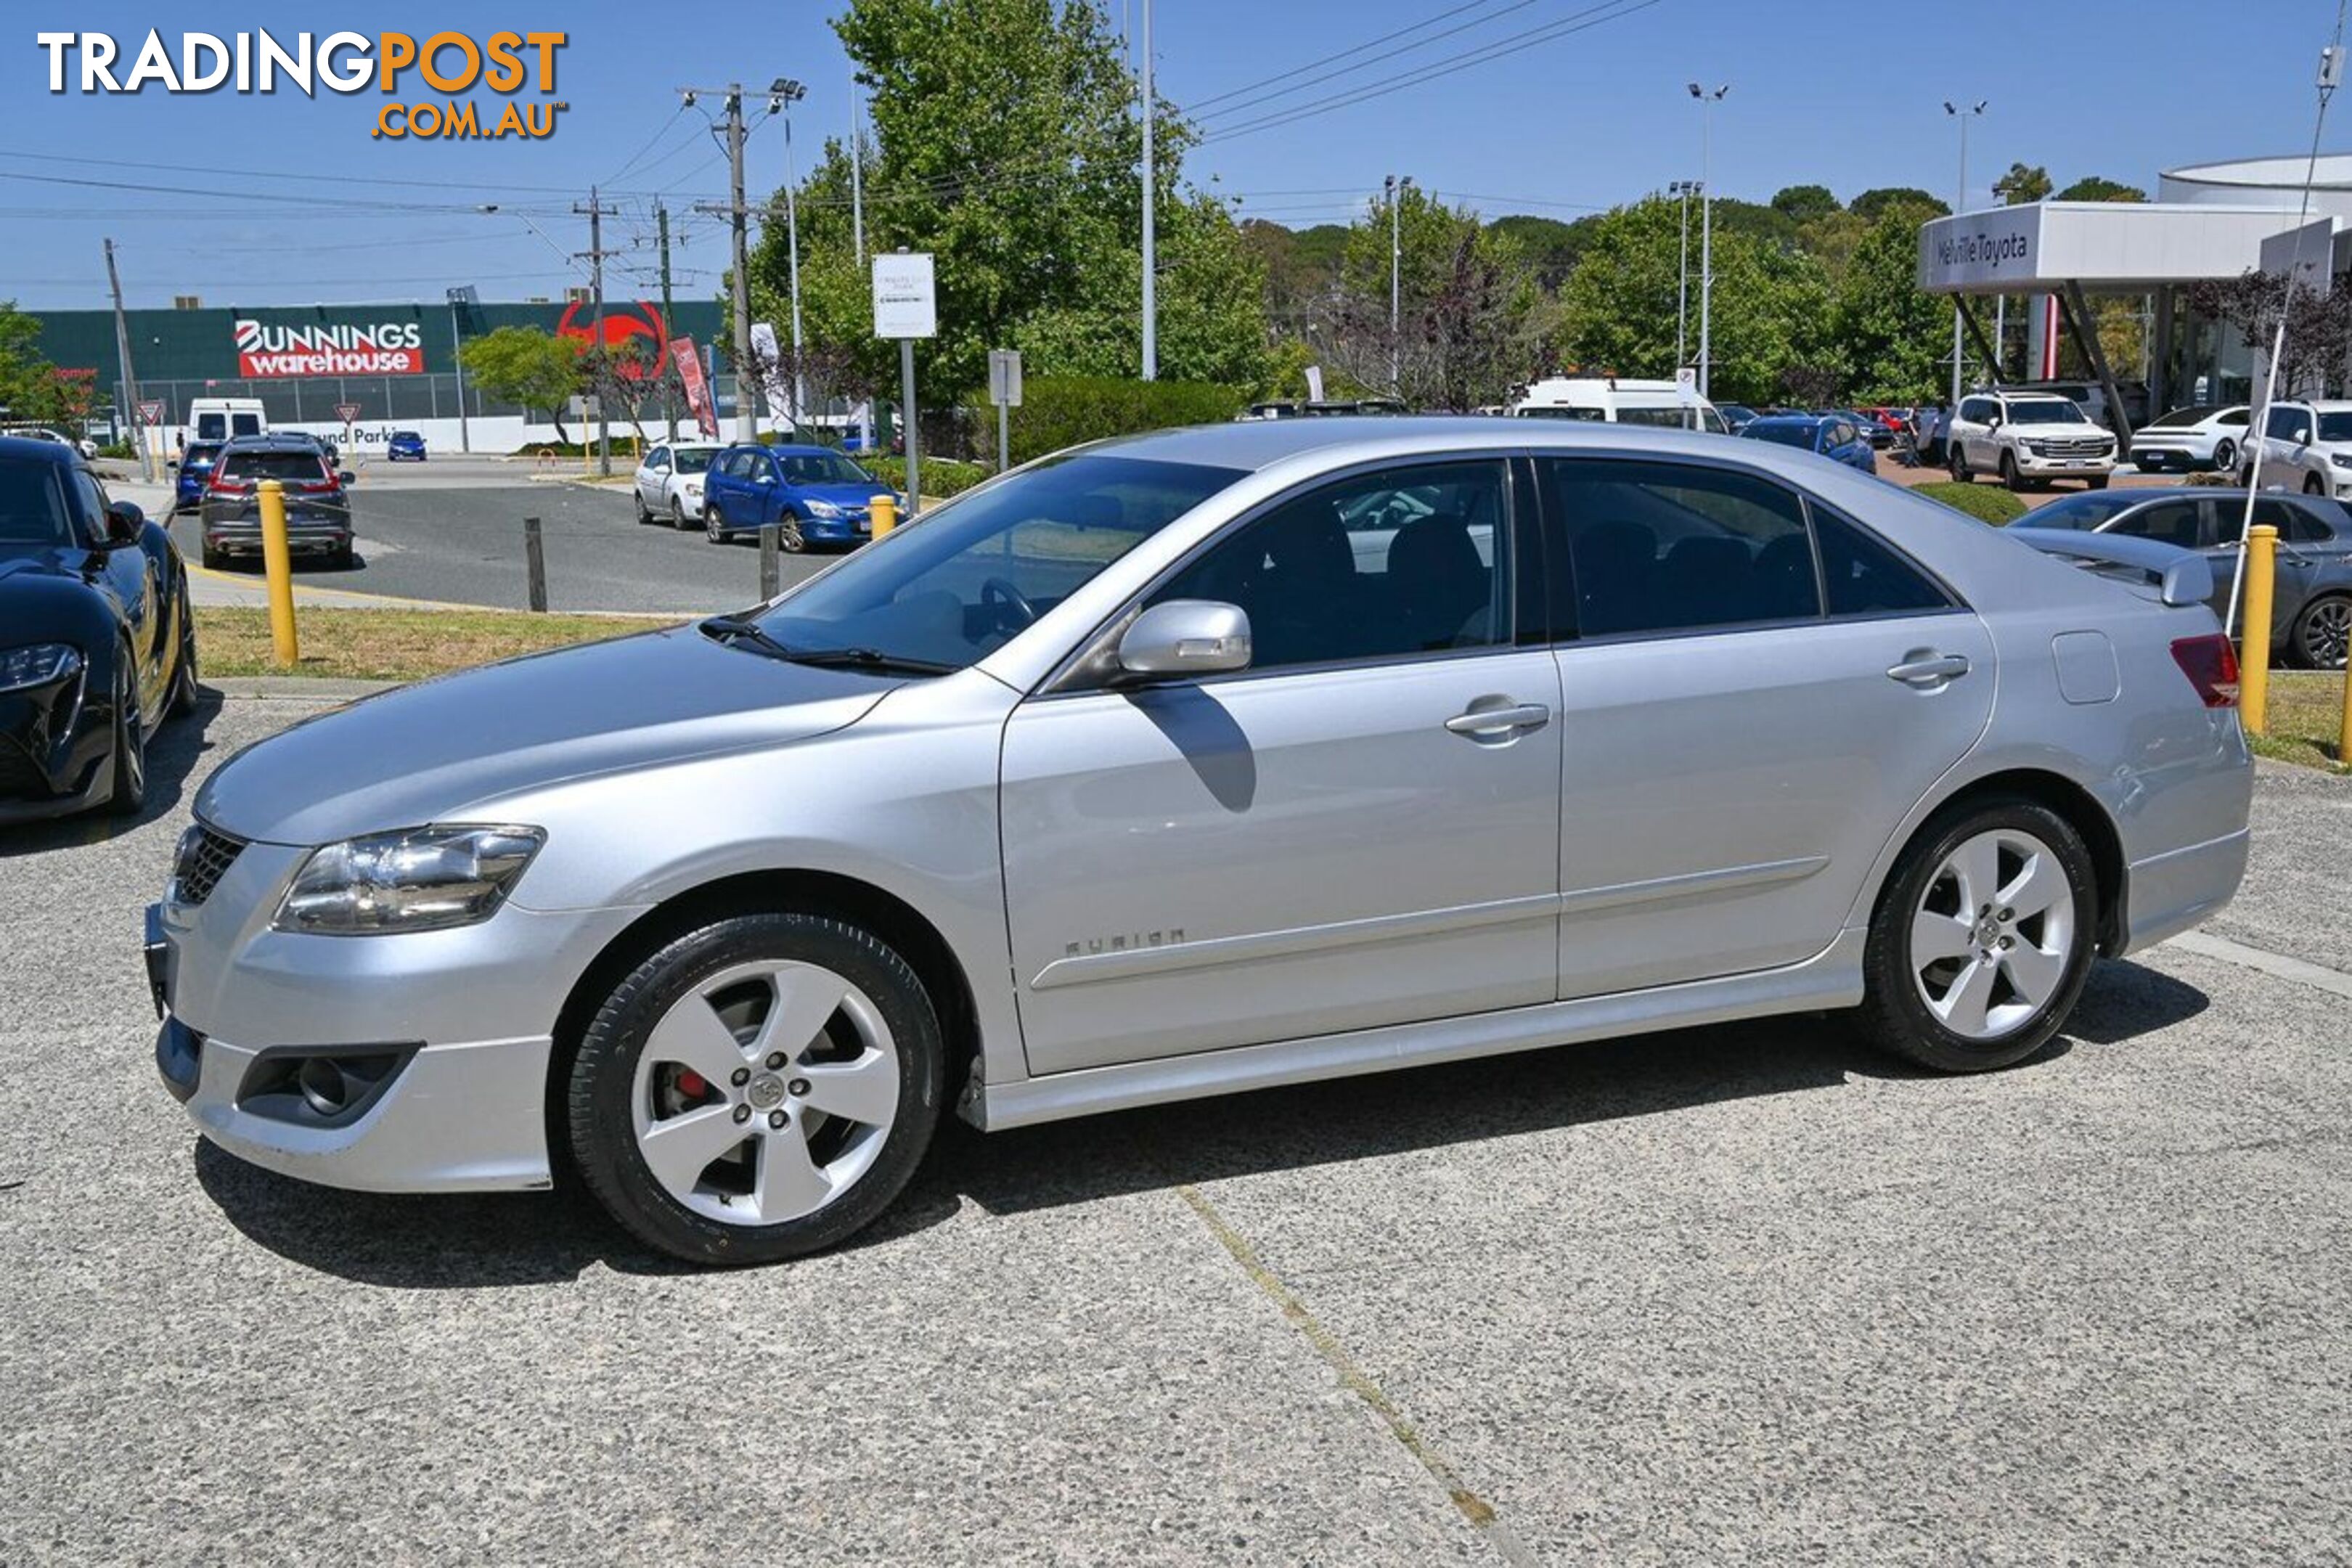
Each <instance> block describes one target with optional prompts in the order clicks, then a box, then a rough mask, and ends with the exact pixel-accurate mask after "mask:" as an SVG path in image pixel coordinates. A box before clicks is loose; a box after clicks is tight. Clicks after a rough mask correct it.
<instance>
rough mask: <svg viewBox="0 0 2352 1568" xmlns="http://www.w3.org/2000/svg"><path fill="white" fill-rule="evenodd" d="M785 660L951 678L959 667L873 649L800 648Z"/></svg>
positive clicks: (796, 662)
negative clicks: (949, 676) (947, 676)
mask: <svg viewBox="0 0 2352 1568" xmlns="http://www.w3.org/2000/svg"><path fill="white" fill-rule="evenodd" d="M788 657H790V658H791V659H792V660H793V663H795V664H814V665H819V666H835V667H839V666H846V667H848V668H853V669H885V670H888V669H895V670H902V671H905V672H906V673H908V674H910V675H953V674H954V673H955V672H956V670H957V669H958V668H961V666H958V665H952V664H941V663H940V661H939V660H937V659H931V658H907V657H906V656H905V655H903V654H895V653H884V652H883V651H882V650H881V649H880V648H875V647H817V648H803V649H802V650H800V651H799V652H796V653H793V654H792V655H790V656H788Z"/></svg>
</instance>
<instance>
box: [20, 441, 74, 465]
mask: <svg viewBox="0 0 2352 1568" xmlns="http://www.w3.org/2000/svg"><path fill="white" fill-rule="evenodd" d="M0 458H40V459H42V460H43V461H44V462H50V463H79V462H80V461H81V449H80V448H79V447H74V446H71V445H69V444H68V443H66V442H63V441H45V440H43V439H42V438H41V437H38V436H0Z"/></svg>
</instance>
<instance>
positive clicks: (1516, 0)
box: [1191, 0, 1535, 122]
mask: <svg viewBox="0 0 2352 1568" xmlns="http://www.w3.org/2000/svg"><path fill="white" fill-rule="evenodd" d="M1482 3H1485V0H1482ZM1534 4H1535V0H1512V3H1511V4H1510V5H1506V6H1504V7H1503V8H1502V9H1501V10H1499V11H1494V12H1489V13H1488V14H1487V15H1486V16H1473V17H1471V18H1470V20H1468V21H1466V22H1462V23H1457V24H1456V25H1454V26H1451V27H1448V28H1446V29H1445V30H1444V31H1443V32H1438V33H1432V34H1430V35H1429V37H1425V38H1415V39H1414V40H1413V41H1412V42H1411V43H1409V44H1407V45H1405V46H1404V47H1402V48H1400V49H1398V50H1396V51H1395V53H1394V54H1391V55H1390V56H1388V57H1386V58H1381V59H1370V60H1360V61H1358V62H1357V63H1356V64H1354V65H1351V66H1339V67H1338V68H1334V69H1331V70H1327V71H1322V72H1320V73H1318V74H1317V75H1314V76H1310V77H1307V78H1306V79H1303V80H1300V81H1298V82H1297V83H1294V84H1293V85H1291V86H1289V87H1285V88H1277V89H1275V90H1274V91H1272V92H1262V93H1258V94H1256V95H1255V96H1253V97H1250V98H1244V99H1241V100H1238V101H1236V102H1232V103H1227V104H1226V105H1225V107H1224V108H1223V109H1217V110H1211V111H1210V112H1208V113H1207V114H1201V113H1200V112H1199V111H1200V109H1201V107H1202V106H1201V105H1200V104H1198V103H1195V104H1193V105H1192V106H1191V108H1192V110H1193V112H1194V114H1195V115H1196V117H1197V118H1199V119H1200V120H1202V121H1203V122H1206V121H1212V120H1223V119H1224V118H1226V117H1227V116H1230V115H1234V114H1241V113H1245V112H1246V111H1248V110H1250V109H1252V108H1254V107H1255V106H1257V105H1260V104H1265V103H1271V102H1273V101H1274V100H1276V99H1278V98H1288V97H1289V96H1290V95H1291V94H1293V93H1295V92H1297V91H1300V90H1301V89H1306V88H1310V87H1313V86H1314V85H1315V84H1316V83H1318V82H1325V81H1331V80H1333V79H1337V78H1339V77H1343V76H1353V75H1354V74H1355V73H1356V72H1358V71H1360V70H1370V69H1372V68H1375V67H1377V66H1381V65H1385V64H1387V63H1389V61H1390V60H1391V59H1393V58H1395V56H1396V55H1401V54H1409V53H1411V52H1412V50H1414V49H1421V48H1427V47H1429V46H1430V45H1432V44H1433V43H1436V42H1437V41H1438V40H1439V39H1441V38H1450V37H1454V35H1455V34H1457V33H1466V32H1468V31H1470V30H1471V29H1472V28H1474V27H1483V26H1486V24H1487V23H1489V22H1498V21H1500V20H1502V19H1503V18H1504V17H1505V16H1509V15H1510V14H1511V13H1512V12H1514V11H1522V10H1525V9H1526V8H1527V7H1528V6H1529V5H1534ZM1461 9H1465V10H1466V9H1470V7H1467V6H1465V7H1461ZM1453 15H1454V12H1451V11H1449V12H1446V13H1444V15H1443V16H1433V17H1431V18H1430V22H1438V21H1443V20H1444V17H1445V16H1453ZM1430 22H1423V23H1421V24H1420V26H1424V27H1425V26H1429V25H1430ZM1403 30H1404V31H1405V32H1408V33H1410V32H1412V31H1414V29H1413V28H1412V27H1407V28H1405V29H1403ZM1397 36H1398V35H1397V34H1395V33H1391V34H1390V35H1389V37H1397ZM1386 41H1387V40H1386V39H1375V40H1374V42H1376V43H1381V42H1386ZM1364 47H1370V46H1369V45H1367V46H1364ZM1355 52H1358V51H1356V50H1350V51H1349V53H1355ZM1332 58H1335V59H1337V58H1341V57H1339V56H1336V55H1335V56H1333V57H1332ZM1318 63H1320V62H1318ZM1302 69H1305V67H1302ZM1291 74H1292V75H1297V72H1292V73H1291ZM1227 96H1228V97H1230V96H1231V95H1230V94H1228V95H1227Z"/></svg>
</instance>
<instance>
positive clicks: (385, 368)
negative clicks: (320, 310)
mask: <svg viewBox="0 0 2352 1568" xmlns="http://www.w3.org/2000/svg"><path fill="white" fill-rule="evenodd" d="M421 334H422V329H421V328H419V326H418V325H417V323H416V322H415V321H370V322H359V323H352V324H338V325H333V326H278V325H276V324H273V323H269V322H264V321H255V320H253V319H252V318H251V317H244V316H241V317H239V318H238V319H237V322H236V362H237V373H238V374H241V375H243V376H245V377H246V378H247V379H248V380H254V381H266V380H271V379H275V378H278V377H284V376H298V375H422V374H425V344H424V340H423V337H422V335H421Z"/></svg>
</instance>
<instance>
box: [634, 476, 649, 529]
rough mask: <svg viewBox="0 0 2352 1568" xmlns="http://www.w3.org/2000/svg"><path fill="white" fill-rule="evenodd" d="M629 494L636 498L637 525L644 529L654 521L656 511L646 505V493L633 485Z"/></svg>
mask: <svg viewBox="0 0 2352 1568" xmlns="http://www.w3.org/2000/svg"><path fill="white" fill-rule="evenodd" d="M629 493H630V494H631V495H633V496H635V498H636V502H637V524H638V526H639V527H643V526H644V525H645V524H646V523H648V522H651V521H653V520H654V509H653V508H651V507H649V506H647V505H646V492H645V491H643V490H641V489H637V488H636V487H635V486H634V485H632V486H631V487H630V489H629Z"/></svg>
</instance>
